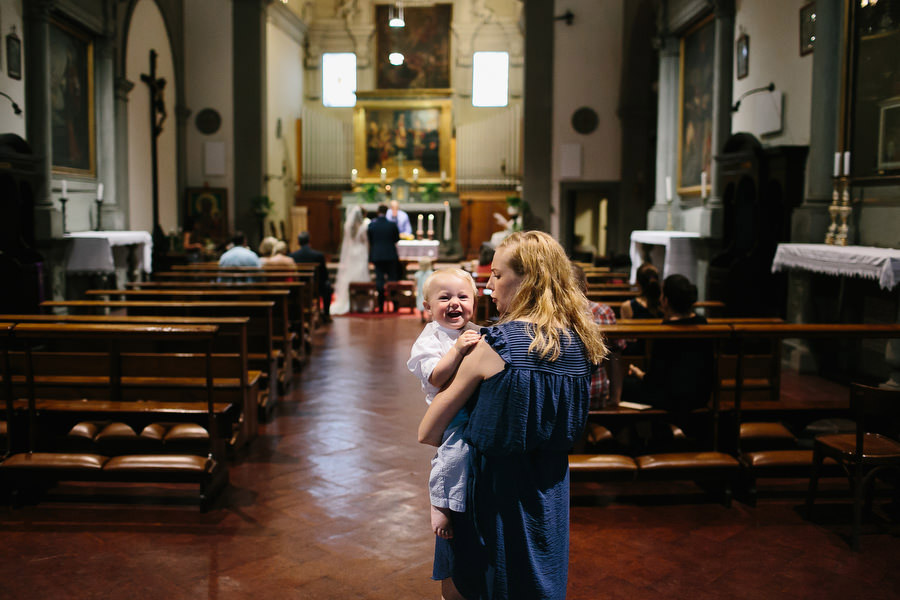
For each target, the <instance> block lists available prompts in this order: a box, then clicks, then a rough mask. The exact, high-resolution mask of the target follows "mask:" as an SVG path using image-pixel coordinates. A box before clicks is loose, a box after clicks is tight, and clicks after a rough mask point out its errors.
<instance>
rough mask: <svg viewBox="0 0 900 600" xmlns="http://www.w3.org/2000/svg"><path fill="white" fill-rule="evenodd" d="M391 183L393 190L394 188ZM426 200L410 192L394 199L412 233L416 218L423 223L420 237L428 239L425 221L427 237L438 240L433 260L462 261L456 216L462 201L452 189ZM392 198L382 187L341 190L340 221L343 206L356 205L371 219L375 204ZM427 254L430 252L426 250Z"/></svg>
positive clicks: (460, 208) (414, 231)
mask: <svg viewBox="0 0 900 600" xmlns="http://www.w3.org/2000/svg"><path fill="white" fill-rule="evenodd" d="M397 187H398V186H397V185H396V184H395V185H394V189H397ZM431 198H432V200H431V201H430V202H424V201H423V200H422V196H421V194H418V193H416V192H415V191H411V192H410V193H409V194H408V195H407V196H405V198H404V199H403V200H400V199H399V198H397V200H398V201H399V203H400V210H403V211H405V212H406V213H407V214H408V215H409V222H410V224H411V225H412V229H413V235H415V233H416V229H417V225H418V223H419V220H420V219H419V217H420V216H421V222H422V224H423V231H424V236H423V239H424V240H428V239H429V236H428V231H429V224H431V229H432V230H433V232H434V233H433V236H432V238H431V239H433V240H436V241H437V242H438V254H437V259H438V260H441V261H458V260H462V259H463V258H464V257H463V251H462V244H461V242H460V238H459V229H460V222H461V221H460V217H461V211H462V203H461V202H460V201H459V196H458V195H457V194H456V193H453V192H438V193H435V194H433V195H432V197H431ZM391 199H393V197H392V196H389V195H388V194H386V193H385V192H384V191H383V190H379V191H377V192H376V193H375V195H374V200H373V196H372V195H371V194H366V193H364V192H344V193H343V194H342V196H341V222H342V223H343V221H344V219H345V218H346V212H347V208H348V207H350V206H352V205H354V204H359V205H362V207H363V209H364V210H365V211H366V214H367V215H368V216H369V217H370V218H374V217H375V214H376V211H377V210H378V205H379V204H387V203H388V202H390V201H391ZM429 254H430V253H429Z"/></svg>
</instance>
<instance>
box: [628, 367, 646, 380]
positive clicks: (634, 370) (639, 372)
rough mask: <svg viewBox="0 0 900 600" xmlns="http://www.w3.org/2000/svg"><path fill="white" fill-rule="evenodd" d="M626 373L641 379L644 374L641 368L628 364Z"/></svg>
mask: <svg viewBox="0 0 900 600" xmlns="http://www.w3.org/2000/svg"><path fill="white" fill-rule="evenodd" d="M628 374H629V375H634V376H635V377H637V378H638V379H643V378H644V375H645V373H644V372H643V371H642V370H641V369H639V368H638V367H636V366H634V365H628Z"/></svg>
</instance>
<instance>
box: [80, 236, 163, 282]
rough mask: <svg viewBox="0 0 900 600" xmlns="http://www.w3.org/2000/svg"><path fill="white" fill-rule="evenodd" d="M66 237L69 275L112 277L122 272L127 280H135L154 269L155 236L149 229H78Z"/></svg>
mask: <svg viewBox="0 0 900 600" xmlns="http://www.w3.org/2000/svg"><path fill="white" fill-rule="evenodd" d="M64 238H65V240H66V242H67V244H66V251H65V252H66V255H65V261H64V264H65V269H66V274H67V275H101V276H110V275H114V274H116V272H117V271H120V272H124V273H125V279H127V280H129V281H134V280H137V279H140V277H141V275H142V274H143V275H149V274H150V272H151V271H152V270H153V238H152V236H151V235H150V233H149V232H146V231H76V232H74V233H67V234H65V236H64ZM119 283H121V282H119ZM122 285H124V284H122Z"/></svg>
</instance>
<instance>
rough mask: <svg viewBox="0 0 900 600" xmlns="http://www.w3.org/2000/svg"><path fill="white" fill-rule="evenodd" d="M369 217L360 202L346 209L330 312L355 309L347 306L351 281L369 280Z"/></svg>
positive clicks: (336, 313)
mask: <svg viewBox="0 0 900 600" xmlns="http://www.w3.org/2000/svg"><path fill="white" fill-rule="evenodd" d="M368 221H369V220H368V219H367V218H366V217H365V213H363V210H362V206H359V205H354V206H351V207H350V208H349V209H348V210H347V218H346V220H345V221H344V239H343V241H342V242H341V258H340V262H339V263H338V271H337V278H336V281H335V284H334V302H332V303H331V314H333V315H344V314H347V313H348V312H350V311H351V308H353V309H354V310H355V309H356V308H355V307H351V306H350V282H352V281H371V276H370V275H369V236H368V234H367V229H368Z"/></svg>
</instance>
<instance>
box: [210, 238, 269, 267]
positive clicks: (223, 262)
mask: <svg viewBox="0 0 900 600" xmlns="http://www.w3.org/2000/svg"><path fill="white" fill-rule="evenodd" d="M231 244H232V245H231V248H229V249H228V250H226V251H225V253H224V254H223V255H222V256H221V257H220V258H219V266H220V267H258V266H260V262H259V257H258V256H257V255H256V253H255V252H253V250H251V249H250V248H248V247H247V237H246V236H245V235H244V234H243V232H240V231H235V232H234V236H233V237H232V238H231Z"/></svg>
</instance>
